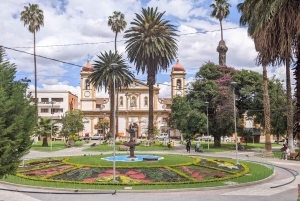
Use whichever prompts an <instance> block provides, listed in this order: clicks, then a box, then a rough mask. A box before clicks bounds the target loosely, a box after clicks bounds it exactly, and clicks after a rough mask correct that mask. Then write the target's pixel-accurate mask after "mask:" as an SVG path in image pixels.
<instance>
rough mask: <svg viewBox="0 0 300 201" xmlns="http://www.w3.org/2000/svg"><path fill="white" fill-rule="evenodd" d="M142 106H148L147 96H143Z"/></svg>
mask: <svg viewBox="0 0 300 201" xmlns="http://www.w3.org/2000/svg"><path fill="white" fill-rule="evenodd" d="M144 106H148V97H147V96H146V97H145V98H144Z"/></svg>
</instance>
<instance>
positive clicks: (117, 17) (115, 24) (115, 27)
mask: <svg viewBox="0 0 300 201" xmlns="http://www.w3.org/2000/svg"><path fill="white" fill-rule="evenodd" d="M124 18H125V16H124V14H123V13H121V12H119V11H114V14H113V15H112V16H109V17H108V26H110V27H111V30H112V31H113V32H114V33H115V53H116V52H117V36H118V33H121V31H123V30H124V29H125V27H126V25H127V23H126V21H125V20H124Z"/></svg>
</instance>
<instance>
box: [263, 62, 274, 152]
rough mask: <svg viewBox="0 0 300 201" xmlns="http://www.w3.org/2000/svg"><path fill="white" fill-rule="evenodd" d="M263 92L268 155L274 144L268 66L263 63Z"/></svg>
mask: <svg viewBox="0 0 300 201" xmlns="http://www.w3.org/2000/svg"><path fill="white" fill-rule="evenodd" d="M263 92H264V98H263V100H264V116H265V129H264V132H265V137H266V138H265V149H266V150H265V151H266V153H265V154H266V155H267V156H270V155H272V144H271V136H270V133H271V124H270V99H269V90H268V76H267V66H266V65H263Z"/></svg>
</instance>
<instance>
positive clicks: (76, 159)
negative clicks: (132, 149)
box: [68, 153, 195, 167]
mask: <svg viewBox="0 0 300 201" xmlns="http://www.w3.org/2000/svg"><path fill="white" fill-rule="evenodd" d="M122 155H123V154H122ZM124 155H125V154H124ZM143 155H144V153H143ZM145 155H154V154H145ZM158 155H159V156H162V157H164V159H163V160H159V161H157V162H154V163H149V162H133V163H129V162H119V161H117V162H116V167H118V166H122V167H130V166H135V167H141V166H145V165H147V166H148V167H150V166H165V165H175V164H182V163H189V162H193V161H194V160H195V158H191V157H187V156H181V155H165V154H158ZM108 156H112V155H111V154H105V155H96V156H95V155H92V156H73V157H70V159H69V160H68V162H70V163H76V164H83V165H103V166H112V164H113V162H112V161H105V160H101V158H104V157H108Z"/></svg>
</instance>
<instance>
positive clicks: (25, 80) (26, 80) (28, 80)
mask: <svg viewBox="0 0 300 201" xmlns="http://www.w3.org/2000/svg"><path fill="white" fill-rule="evenodd" d="M21 81H22V82H25V83H26V84H27V85H28V83H29V82H31V80H30V79H27V77H25V78H22V79H21ZM26 96H27V87H26V91H25V97H26Z"/></svg>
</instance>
